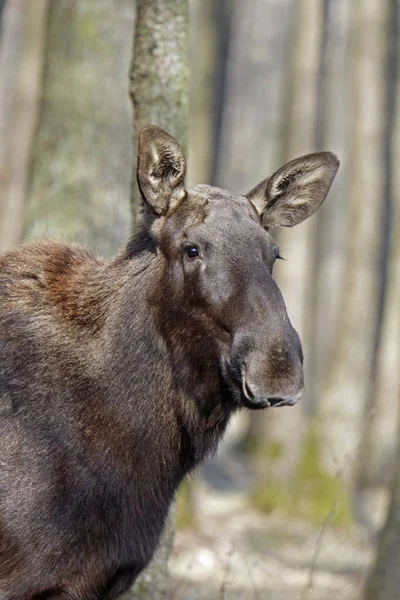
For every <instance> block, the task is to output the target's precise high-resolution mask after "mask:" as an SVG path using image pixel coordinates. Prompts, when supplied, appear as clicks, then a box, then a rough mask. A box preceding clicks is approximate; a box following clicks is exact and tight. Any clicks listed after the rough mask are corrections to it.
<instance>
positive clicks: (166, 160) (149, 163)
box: [137, 125, 186, 216]
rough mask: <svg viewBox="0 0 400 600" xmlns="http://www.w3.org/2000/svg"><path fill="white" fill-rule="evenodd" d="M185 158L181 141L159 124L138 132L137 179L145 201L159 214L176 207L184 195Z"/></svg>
mask: <svg viewBox="0 0 400 600" xmlns="http://www.w3.org/2000/svg"><path fill="white" fill-rule="evenodd" d="M185 174H186V161H185V159H184V156H183V153H182V150H181V147H180V146H179V144H178V142H177V141H176V140H175V139H174V138H173V137H172V136H170V135H169V134H168V133H167V132H166V131H164V130H163V129H161V128H160V127H157V125H146V126H145V127H143V128H142V129H141V131H140V134H139V148H138V164H137V178H138V184H139V188H140V191H141V194H142V197H143V200H144V202H145V203H146V205H147V206H148V207H149V208H150V210H151V211H152V212H153V213H154V214H155V215H156V216H160V215H164V214H166V213H167V212H168V211H170V210H173V209H174V208H175V207H176V206H177V204H179V202H180V201H181V200H182V199H183V198H184V197H185V195H186V192H185Z"/></svg>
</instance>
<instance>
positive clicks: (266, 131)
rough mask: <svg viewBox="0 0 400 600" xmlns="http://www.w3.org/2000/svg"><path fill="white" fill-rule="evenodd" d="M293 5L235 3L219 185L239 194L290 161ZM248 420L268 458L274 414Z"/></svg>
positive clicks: (275, 0)
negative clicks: (288, 94)
mask: <svg viewBox="0 0 400 600" xmlns="http://www.w3.org/2000/svg"><path fill="white" fill-rule="evenodd" d="M293 4H294V3H293V0H285V1H283V2H282V1H280V0H272V1H269V2H265V1H264V0H254V1H252V2H251V3H246V2H241V1H240V0H238V1H236V2H234V3H233V12H232V15H231V26H230V39H229V47H228V58H227V68H226V78H225V86H224V90H225V93H224V98H223V104H224V110H223V114H222V123H221V134H220V140H219V148H218V157H217V160H216V165H217V167H216V170H215V183H216V185H219V186H221V187H223V188H227V189H230V190H232V191H234V192H236V193H239V194H240V193H245V192H247V191H249V190H250V189H251V188H252V187H254V185H255V184H256V183H258V182H259V181H261V180H262V179H264V178H265V177H267V176H268V175H269V174H270V173H272V172H274V171H275V170H276V169H277V168H278V167H279V166H280V165H281V164H282V162H283V159H284V158H283V145H284V138H285V132H286V123H285V115H284V114H283V111H282V106H284V105H285V102H286V92H287V90H286V84H287V72H288V65H289V60H290V41H291V40H290V34H291V21H292V9H293ZM249 40H251V43H249ZM246 417H247V418H248V421H249V425H248V430H247V433H246V434H245V439H244V442H243V444H244V448H245V449H246V450H249V451H251V452H252V453H254V452H255V453H257V454H263V450H264V446H265V437H266V429H267V422H268V419H269V418H270V415H269V414H268V415H267V414H265V413H264V414H263V415H260V414H257V415H255V414H250V415H246ZM241 418H242V419H244V418H245V416H244V415H241ZM219 455H221V457H222V456H223V454H221V453H219ZM219 455H218V456H219ZM216 460H218V457H217V458H216Z"/></svg>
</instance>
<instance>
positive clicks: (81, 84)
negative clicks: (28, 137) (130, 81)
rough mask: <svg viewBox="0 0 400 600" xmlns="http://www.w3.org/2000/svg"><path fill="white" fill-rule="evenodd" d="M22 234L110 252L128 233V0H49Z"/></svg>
mask: <svg viewBox="0 0 400 600" xmlns="http://www.w3.org/2000/svg"><path fill="white" fill-rule="evenodd" d="M49 8H50V12H49V22H48V45H47V54H46V67H45V80H44V86H43V96H42V104H41V110H40V118H39V128H38V133H37V137H36V141H35V145H34V149H33V163H32V180H31V187H30V194H29V206H28V215H27V231H26V233H27V236H28V237H43V236H53V237H62V238H65V239H67V240H71V241H75V242H80V243H84V244H88V245H89V246H91V247H92V248H94V249H95V250H97V251H98V252H99V253H101V254H102V255H105V256H110V255H113V254H114V253H115V252H116V250H117V249H118V248H119V247H120V246H121V245H122V243H123V242H124V241H125V239H126V237H127V234H128V231H129V188H130V173H131V165H132V147H131V139H130V131H131V123H132V117H131V107H130V103H129V98H128V94H127V75H128V67H129V57H130V50H131V40H132V30H133V23H134V7H133V3H132V0H119V2H118V3H117V5H114V3H110V2H109V1H108V0H57V2H50V6H49Z"/></svg>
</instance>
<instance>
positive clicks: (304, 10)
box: [268, 0, 323, 483]
mask: <svg viewBox="0 0 400 600" xmlns="http://www.w3.org/2000/svg"><path fill="white" fill-rule="evenodd" d="M322 32H323V2H322V1H321V0H311V1H309V0H298V1H297V2H296V3H295V11H294V17H293V31H292V47H291V68H290V70H289V85H288V89H287V90H286V94H287V105H286V106H287V108H286V111H287V113H286V119H287V135H286V137H285V148H284V160H289V159H292V158H295V157H297V156H301V155H302V154H307V153H309V152H313V151H315V150H316V131H317V107H318V91H319V73H320V61H321V46H322ZM316 225H317V215H313V216H312V217H311V218H310V219H307V220H306V221H305V222H303V223H301V224H300V225H298V226H297V227H294V228H293V229H286V228H282V229H280V230H279V232H278V241H279V245H280V248H281V253H282V255H283V256H284V258H285V259H286V261H285V262H283V263H282V264H278V265H277V267H276V269H275V277H276V280H277V282H278V284H279V287H280V288H281V290H282V294H283V297H284V299H285V302H286V306H287V309H288V314H289V317H290V320H291V322H292V324H293V326H294V327H295V329H296V330H297V331H298V333H299V335H300V338H301V341H302V345H303V349H304V355H305V363H304V367H305V382H306V394H305V396H304V398H302V400H301V402H299V404H298V405H296V406H294V407H293V408H291V409H290V416H288V415H287V414H286V411H279V412H278V411H276V412H272V415H271V417H270V419H269V427H268V437H269V439H270V440H271V442H272V443H273V445H274V446H276V447H279V448H280V452H279V457H278V458H276V459H275V460H274V463H273V474H274V476H275V477H277V478H278V479H279V480H281V481H282V482H285V483H288V482H289V480H290V479H291V478H292V476H293V474H294V472H295V470H296V467H297V465H298V462H299V459H300V456H301V452H302V446H303V442H304V436H305V434H306V429H307V424H308V423H307V416H308V412H309V407H310V406H311V404H312V398H311V394H310V391H312V390H313V389H314V377H315V372H314V368H313V367H314V365H313V361H312V341H313V340H312V326H311V323H312V320H313V319H314V318H315V313H314V311H313V308H312V307H313V306H314V305H315V294H316V290H315V286H314V272H313V263H314V252H315V243H314V241H315V235H316V234H315V231H316Z"/></svg>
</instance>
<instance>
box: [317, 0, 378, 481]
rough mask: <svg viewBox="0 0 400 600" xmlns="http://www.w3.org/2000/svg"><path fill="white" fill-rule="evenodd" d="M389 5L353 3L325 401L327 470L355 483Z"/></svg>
mask: <svg viewBox="0 0 400 600" xmlns="http://www.w3.org/2000/svg"><path fill="white" fill-rule="evenodd" d="M388 6H389V2H388V0H385V1H384V2H382V0H357V1H356V2H353V3H352V11H353V12H352V35H353V36H354V47H353V54H352V61H351V63H350V66H349V68H350V70H351V73H352V90H351V94H352V97H351V100H352V102H351V110H352V115H353V118H352V126H351V142H352V154H351V160H350V164H349V172H348V173H349V177H348V182H349V185H348V203H349V224H348V230H347V238H346V239H347V243H346V248H345V254H346V269H345V274H344V281H343V287H342V294H341V300H340V322H339V327H338V331H337V335H336V340H335V345H334V355H333V359H332V361H331V364H330V370H329V373H328V374H327V378H326V381H325V383H324V386H323V389H322V393H321V398H320V408H321V411H320V415H321V419H322V420H321V434H322V436H323V439H324V462H325V466H326V467H327V468H328V469H329V471H330V472H331V473H333V474H338V473H340V474H342V476H343V477H344V478H345V480H347V481H348V482H353V481H354V478H355V473H356V470H357V465H358V461H359V449H360V442H361V437H362V429H363V427H365V409H366V404H367V399H368V394H369V389H370V386H371V374H372V372H373V358H374V345H375V340H376V332H377V327H378V316H379V296H380V283H381V282H380V280H379V277H378V276H377V274H379V273H380V247H381V241H382V231H383V228H382V216H383V214H384V203H383V198H384V173H385V170H384V164H383V156H384V131H385V128H384V125H385V107H386V88H385V65H386V56H387V24H388ZM372 82H373V83H372Z"/></svg>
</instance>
